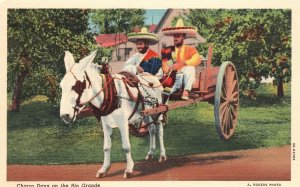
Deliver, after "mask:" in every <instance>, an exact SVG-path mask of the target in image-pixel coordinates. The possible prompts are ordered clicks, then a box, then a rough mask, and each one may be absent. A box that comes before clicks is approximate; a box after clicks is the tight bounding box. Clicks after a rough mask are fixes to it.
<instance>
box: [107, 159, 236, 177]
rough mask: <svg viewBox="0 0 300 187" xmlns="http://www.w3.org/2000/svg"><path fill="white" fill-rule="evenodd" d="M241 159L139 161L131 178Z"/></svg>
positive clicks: (119, 172) (113, 174) (109, 175)
mask: <svg viewBox="0 0 300 187" xmlns="http://www.w3.org/2000/svg"><path fill="white" fill-rule="evenodd" d="M240 157H242V156H241V155H235V156H232V155H224V156H211V155H210V156H202V157H186V156H183V157H180V158H179V157H169V158H168V160H167V161H166V162H162V163H159V162H158V161H157V160H150V161H145V160H144V161H141V162H139V163H137V164H135V166H134V170H135V171H139V172H140V173H139V174H135V175H134V176H133V177H141V176H147V175H151V174H154V173H157V172H162V171H165V170H169V169H171V168H175V167H180V166H186V165H210V164H215V163H221V162H225V161H227V160H234V159H238V158H240ZM123 172H124V170H118V171H116V172H113V173H108V174H107V176H108V177H113V176H117V175H120V174H122V173H123Z"/></svg>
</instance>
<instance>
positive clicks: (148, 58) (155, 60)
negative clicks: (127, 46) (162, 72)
mask: <svg viewBox="0 0 300 187" xmlns="http://www.w3.org/2000/svg"><path fill="white" fill-rule="evenodd" d="M128 41H130V42H133V43H135V44H136V47H137V50H138V52H137V53H135V54H134V55H133V56H132V57H131V58H129V59H128V60H127V61H126V63H125V65H124V67H123V71H129V72H131V73H133V74H139V73H144V72H147V73H151V74H152V75H155V74H157V73H158V71H159V69H160V68H161V66H162V62H161V59H160V58H159V57H158V54H157V53H156V52H155V51H153V50H151V49H150V48H149V46H150V45H155V44H156V43H158V36H157V35H156V34H153V33H149V32H148V30H147V28H146V27H143V28H142V29H141V31H140V32H135V33H129V34H128Z"/></svg>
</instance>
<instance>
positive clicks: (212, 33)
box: [187, 9, 291, 90]
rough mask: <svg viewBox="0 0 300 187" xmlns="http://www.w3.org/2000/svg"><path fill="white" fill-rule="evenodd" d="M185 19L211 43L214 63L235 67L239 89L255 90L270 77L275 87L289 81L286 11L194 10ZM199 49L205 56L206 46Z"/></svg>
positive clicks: (289, 47)
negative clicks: (232, 64) (279, 81)
mask: <svg viewBox="0 0 300 187" xmlns="http://www.w3.org/2000/svg"><path fill="white" fill-rule="evenodd" d="M187 19H188V20H189V21H190V22H191V23H192V25H194V26H196V27H197V28H198V32H199V33H200V35H202V36H203V37H204V38H206V40H207V42H208V43H212V44H213V46H214V55H213V63H214V64H216V65H220V64H221V62H223V61H226V60H229V61H232V62H233V63H234V64H235V65H236V67H237V71H238V75H239V82H240V88H241V90H253V89H256V88H257V87H258V86H259V85H260V81H261V78H262V77H268V76H271V77H274V78H275V82H274V83H275V84H277V83H278V80H280V79H283V80H284V81H285V82H289V81H290V78H291V11H290V10H284V9H237V10H230V9H229V10H228V9H205V10H204V9H203V10H202V9H200V10H199V9H197V10H196V9H195V10H191V11H190V14H189V15H187ZM202 45H203V44H202ZM205 45H207V44H205ZM199 49H200V50H202V54H205V53H207V47H206V46H199Z"/></svg>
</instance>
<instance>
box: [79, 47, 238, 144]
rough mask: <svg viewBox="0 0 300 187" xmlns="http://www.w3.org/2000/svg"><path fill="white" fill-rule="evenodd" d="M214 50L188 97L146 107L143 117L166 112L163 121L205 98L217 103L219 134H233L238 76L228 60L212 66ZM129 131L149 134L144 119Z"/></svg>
mask: <svg viewBox="0 0 300 187" xmlns="http://www.w3.org/2000/svg"><path fill="white" fill-rule="evenodd" d="M212 52H213V48H212V46H209V49H208V55H207V59H206V60H204V62H203V63H204V66H203V65H202V66H197V67H196V80H195V82H194V85H193V89H192V90H191V91H190V95H189V98H190V99H189V100H186V101H183V100H178V99H176V98H180V96H181V95H180V94H178V96H176V95H173V97H172V98H173V99H175V101H174V102H171V103H169V104H167V105H160V106H158V107H155V108H151V109H146V110H144V111H142V116H144V117H145V116H149V115H154V114H159V113H163V114H164V118H165V119H164V120H167V119H166V118H167V112H168V111H169V110H173V109H175V108H179V107H184V106H188V105H190V104H194V103H196V102H200V101H206V102H209V103H211V104H214V118H215V126H216V129H217V132H218V134H219V136H220V137H221V138H222V139H224V140H229V139H230V137H231V136H232V135H233V133H234V130H235V128H236V126H237V119H238V107H239V87H238V76H237V72H236V69H235V66H234V64H233V63H232V62H229V61H226V62H223V63H222V64H221V66H218V67H212V66H211V60H212ZM91 114H92V113H91V112H90V111H89V108H86V109H84V110H83V111H82V112H81V113H80V114H79V117H86V116H89V115H91ZM130 132H131V133H132V134H133V135H135V136H144V135H146V134H147V133H148V131H147V127H146V125H145V124H143V122H141V123H140V124H138V125H136V124H130Z"/></svg>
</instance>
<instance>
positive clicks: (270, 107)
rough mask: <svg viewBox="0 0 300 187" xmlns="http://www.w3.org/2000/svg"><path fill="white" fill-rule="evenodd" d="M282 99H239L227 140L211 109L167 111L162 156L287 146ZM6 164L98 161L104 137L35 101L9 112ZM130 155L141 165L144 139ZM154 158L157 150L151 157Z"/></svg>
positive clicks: (268, 94) (267, 89)
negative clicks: (234, 125) (69, 123)
mask: <svg viewBox="0 0 300 187" xmlns="http://www.w3.org/2000/svg"><path fill="white" fill-rule="evenodd" d="M284 89H285V95H286V96H285V97H283V98H278V97H277V96H276V88H275V87H273V86H272V85H268V84H267V85H262V86H261V87H260V88H259V90H258V94H257V99H256V100H251V99H248V98H241V100H240V110H239V120H238V126H237V128H236V131H235V134H234V135H233V136H232V138H231V139H230V141H223V140H221V139H220V138H219V137H218V134H217V131H216V128H215V126H214V117H213V105H210V104H208V103H198V104H197V105H196V106H189V107H185V108H179V109H177V110H173V111H170V112H169V124H168V125H167V127H166V128H165V131H164V134H165V146H166V151H167V156H169V157H170V156H178V155H190V154H196V153H209V152H217V151H230V150H240V149H252V148H259V147H274V146H280V145H286V144H290V141H291V93H290V92H291V91H290V90H291V89H290V84H286V85H285V87H284ZM7 129H8V141H7V150H8V160H7V162H8V164H70V163H71V164H76V163H95V162H102V160H103V153H102V146H103V134H102V127H101V124H100V123H98V122H97V120H96V119H94V118H86V119H81V120H79V121H77V122H76V123H75V124H74V125H72V126H67V125H65V124H64V123H63V122H62V121H61V119H60V118H59V109H58V108H53V107H52V106H51V105H49V104H48V103H47V102H46V101H45V98H43V97H37V98H35V99H34V100H32V101H31V102H26V103H24V104H23V105H22V106H21V112H19V113H11V112H9V113H8V124H7ZM130 139H131V145H132V156H133V159H134V160H135V161H138V160H142V159H143V158H144V156H145V155H146V153H147V151H148V147H149V137H148V136H146V137H142V138H140V137H139V138H138V137H134V136H131V137H130ZM112 141H113V143H112V144H113V148H112V161H113V162H116V161H124V160H125V155H124V154H123V151H122V148H121V140H120V134H119V131H118V129H114V133H113V137H112ZM156 154H159V151H157V152H156Z"/></svg>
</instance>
